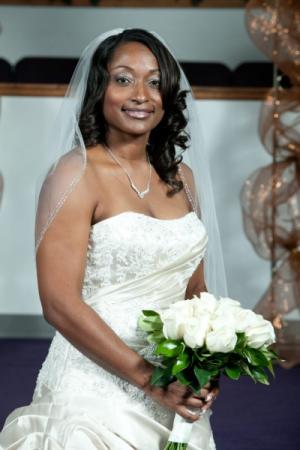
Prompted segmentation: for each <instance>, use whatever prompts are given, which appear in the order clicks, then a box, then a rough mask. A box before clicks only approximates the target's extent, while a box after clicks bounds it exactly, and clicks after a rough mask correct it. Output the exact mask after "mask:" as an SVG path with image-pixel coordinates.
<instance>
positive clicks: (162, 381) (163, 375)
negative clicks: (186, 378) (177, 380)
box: [151, 367, 174, 386]
mask: <svg viewBox="0 0 300 450" xmlns="http://www.w3.org/2000/svg"><path fill="white" fill-rule="evenodd" d="M173 380H174V377H173V376H172V374H171V369H170V368H169V367H155V369H154V371H153V374H152V377H151V384H154V385H155V386H167V385H168V384H170V383H171V382H172V381H173Z"/></svg>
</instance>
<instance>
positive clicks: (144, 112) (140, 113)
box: [122, 108, 153, 119]
mask: <svg viewBox="0 0 300 450" xmlns="http://www.w3.org/2000/svg"><path fill="white" fill-rule="evenodd" d="M122 111H123V112H124V113H125V114H127V115H128V116H129V117H132V118H134V119H147V118H148V117H149V116H150V115H151V114H152V113H153V110H152V111H150V110H148V109H138V108H123V110H122Z"/></svg>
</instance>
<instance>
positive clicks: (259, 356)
mask: <svg viewBox="0 0 300 450" xmlns="http://www.w3.org/2000/svg"><path fill="white" fill-rule="evenodd" d="M243 355H244V356H245V357H246V358H247V360H248V362H249V363H250V364H251V365H253V366H266V367H267V366H268V364H269V361H268V359H267V358H266V356H265V355H264V353H263V352H262V351H261V350H257V349H255V348H250V347H246V348H244V350H243Z"/></svg>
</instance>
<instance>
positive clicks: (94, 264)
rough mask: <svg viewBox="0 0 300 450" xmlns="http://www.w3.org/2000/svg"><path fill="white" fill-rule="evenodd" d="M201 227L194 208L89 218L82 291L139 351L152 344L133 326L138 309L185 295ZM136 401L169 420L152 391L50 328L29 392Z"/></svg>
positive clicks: (201, 245) (148, 353)
mask: <svg viewBox="0 0 300 450" xmlns="http://www.w3.org/2000/svg"><path fill="white" fill-rule="evenodd" d="M206 244H207V234H206V231H205V228H204V226H203V224H202V222H201V221H200V220H199V219H198V217H197V216H196V214H195V213H194V212H190V213H188V214H186V215H185V216H183V217H181V218H179V219H171V220H160V219H155V218H152V217H149V216H146V215H143V214H139V213H134V212H125V213H122V214H119V215H117V216H114V217H111V218H109V219H106V220H104V221H102V222H99V223H97V224H95V225H94V226H92V228H91V232H90V237H89V243H88V252H87V264H86V270H85V276H84V282H83V289H82V298H83V300H84V301H85V302H86V303H87V304H89V305H90V306H91V307H92V308H93V309H94V310H95V311H96V312H97V313H98V314H99V315H100V317H101V318H102V319H103V320H104V321H105V322H106V323H107V324H108V325H109V326H110V327H111V328H112V329H113V330H114V331H115V333H116V334H118V336H120V337H121V338H122V339H123V340H124V342H126V344H127V345H128V346H130V347H131V348H133V349H134V350H135V351H137V352H139V353H140V354H141V355H143V356H144V357H145V358H146V359H149V360H152V361H153V359H152V347H151V346H149V345H148V344H147V341H146V340H145V336H144V335H143V333H142V332H141V331H139V330H138V328H137V321H138V317H139V315H140V313H141V310H142V309H156V310H157V309H160V308H164V307H166V306H168V305H169V304H170V303H173V302H175V301H177V300H181V299H182V298H184V294H185V290H186V287H187V283H188V280H189V278H190V277H191V275H192V274H193V272H194V270H195V269H196V267H197V266H198V264H199V263H200V261H201V259H202V258H203V256H204V253H205V248H206ZM83 386H84V391H85V393H86V394H88V393H90V395H91V396H94V397H95V396H99V397H101V398H103V397H109V398H111V400H112V401H113V399H116V401H117V402H122V401H124V402H128V399H130V400H131V401H133V402H135V403H134V404H135V405H136V408H142V409H143V410H144V411H146V412H147V414H149V415H150V416H151V417H153V418H155V420H157V421H159V422H160V423H165V422H166V421H168V420H170V411H166V410H165V409H164V408H162V407H160V406H159V405H158V404H157V403H155V402H153V401H152V400H151V398H149V397H147V396H145V394H144V393H143V392H142V391H141V390H139V389H138V388H136V387H135V386H133V385H131V384H129V383H128V382H126V381H124V380H122V379H120V378H119V377H117V376H114V375H112V374H111V373H109V372H107V371H106V370H104V369H103V368H102V367H100V366H99V365H97V364H95V363H94V362H93V361H91V360H90V359H89V358H87V357H86V356H85V355H83V354H82V353H81V352H79V351H78V350H77V349H76V348H75V347H74V346H72V345H71V344H70V343H69V342H68V341H67V340H66V339H65V338H64V337H63V336H62V335H61V334H60V333H58V332H57V333H56V335H55V337H54V339H53V341H52V344H51V346H50V349H49V353H48V356H47V358H46V360H45V361H44V364H43V367H42V369H41V371H40V373H39V376H38V380H37V385H36V389H35V393H34V398H36V399H38V398H39V397H40V396H42V395H43V392H44V390H45V388H46V389H49V390H50V391H52V392H64V393H66V392H70V393H74V392H75V393H76V392H80V391H82V388H83Z"/></svg>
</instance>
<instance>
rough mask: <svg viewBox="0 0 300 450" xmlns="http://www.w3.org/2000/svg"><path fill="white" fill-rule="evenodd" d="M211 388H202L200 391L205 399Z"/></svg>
mask: <svg viewBox="0 0 300 450" xmlns="http://www.w3.org/2000/svg"><path fill="white" fill-rule="evenodd" d="M209 392H210V391H209V390H208V389H200V392H199V394H200V395H199V397H200V398H203V399H205V398H206V397H207V395H208V394H209Z"/></svg>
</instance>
